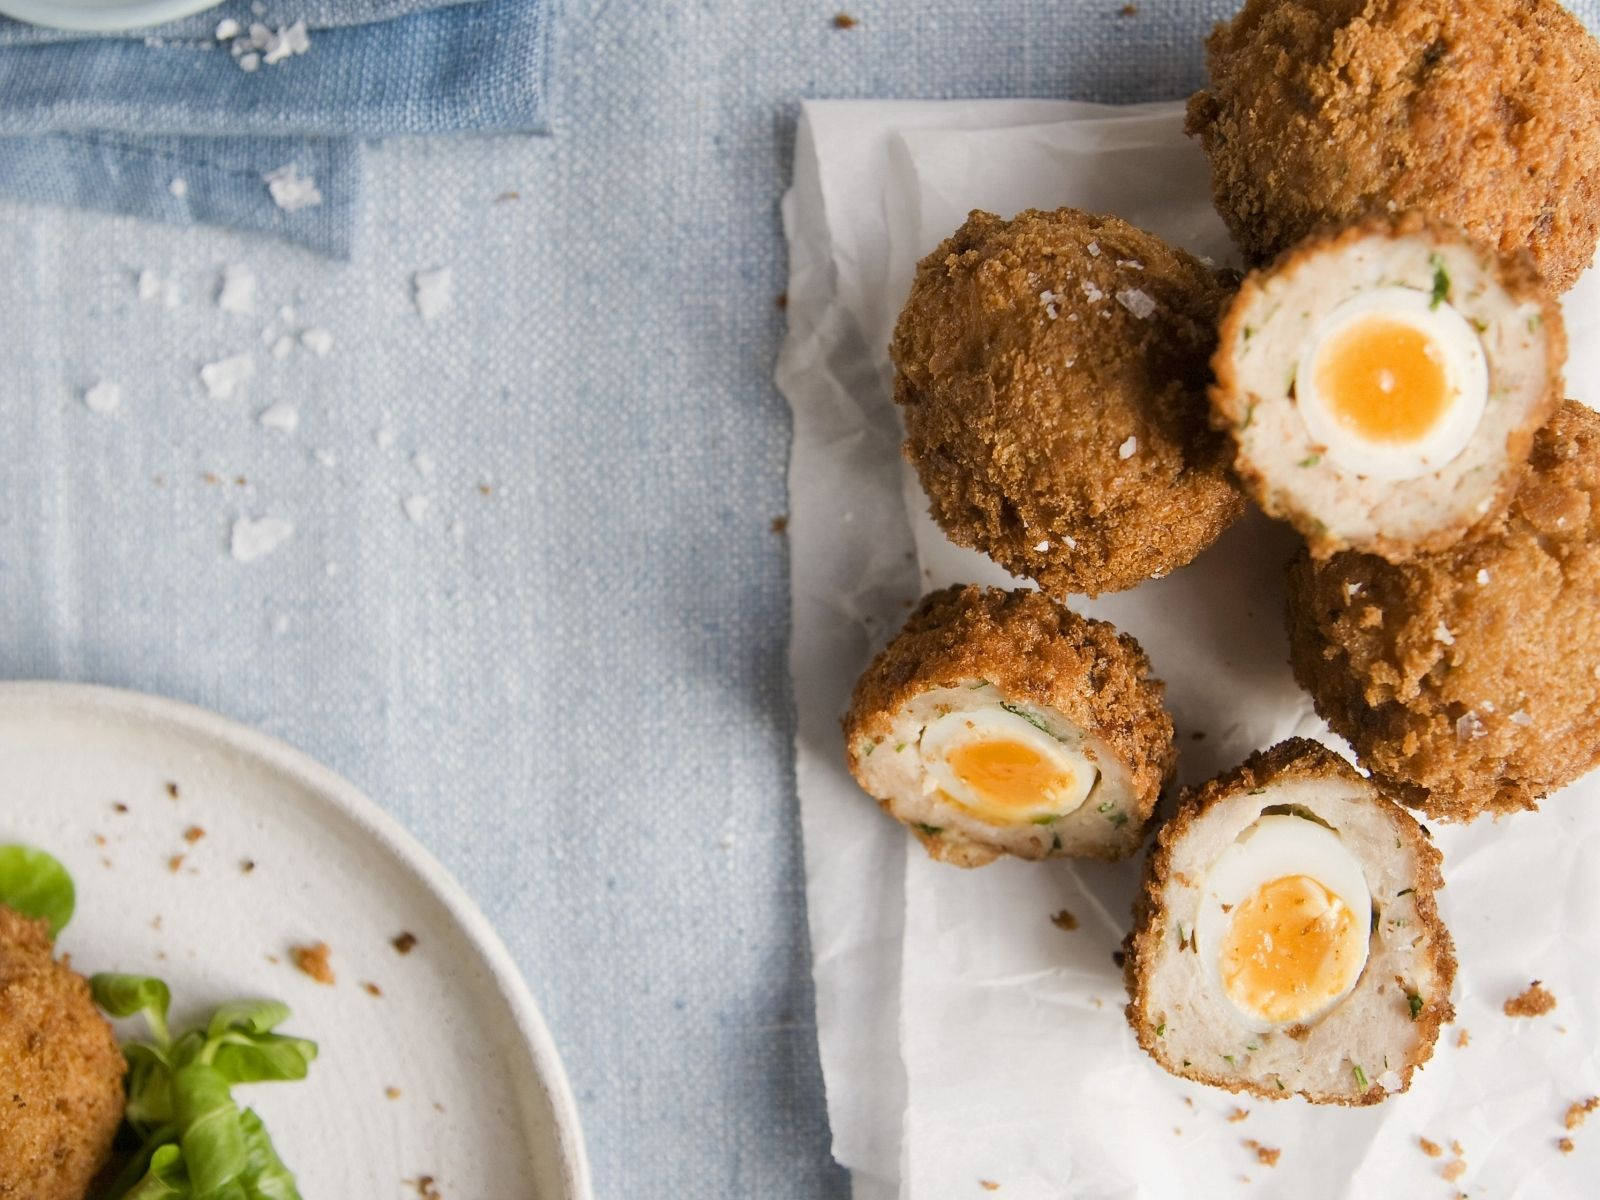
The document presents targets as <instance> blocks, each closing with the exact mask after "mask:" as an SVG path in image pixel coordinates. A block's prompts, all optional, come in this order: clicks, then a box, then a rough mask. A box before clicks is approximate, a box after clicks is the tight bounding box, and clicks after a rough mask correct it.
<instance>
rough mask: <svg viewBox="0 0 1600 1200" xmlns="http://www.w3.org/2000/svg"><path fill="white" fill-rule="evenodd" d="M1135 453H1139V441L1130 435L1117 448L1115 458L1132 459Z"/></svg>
mask: <svg viewBox="0 0 1600 1200" xmlns="http://www.w3.org/2000/svg"><path fill="white" fill-rule="evenodd" d="M1137 453H1139V439H1138V438H1137V437H1135V436H1134V435H1133V434H1131V433H1130V434H1129V435H1128V440H1127V441H1125V442H1123V443H1122V445H1120V446H1118V447H1117V457H1118V458H1132V457H1133V456H1134V455H1135V454H1137Z"/></svg>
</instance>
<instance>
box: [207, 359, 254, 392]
mask: <svg viewBox="0 0 1600 1200" xmlns="http://www.w3.org/2000/svg"><path fill="white" fill-rule="evenodd" d="M255 373H256V362H255V359H253V358H251V357H250V356H249V355H248V354H235V355H233V356H231V357H229V358H222V359H218V360H217V361H216V362H213V363H207V364H206V365H205V366H203V367H201V368H200V382H201V383H203V384H205V388H206V394H207V395H209V396H210V397H211V398H212V399H213V400H231V399H233V397H234V393H236V392H237V391H239V389H240V388H242V387H243V386H244V385H245V383H246V382H247V381H248V380H249V379H250V378H251V377H252V376H253V375H254V374H255Z"/></svg>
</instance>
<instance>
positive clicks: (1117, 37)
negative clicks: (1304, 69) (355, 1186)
mask: <svg viewBox="0 0 1600 1200" xmlns="http://www.w3.org/2000/svg"><path fill="white" fill-rule="evenodd" d="M495 2H496V3H499V2H502V0H495ZM841 7H843V8H844V9H845V10H846V11H847V12H848V13H849V14H850V15H852V16H854V17H856V18H858V19H859V22H860V23H859V24H858V25H857V26H855V27H854V28H851V29H839V28H836V27H835V24H834V20H833V18H834V16H835V13H836V12H837V11H839V9H840V8H841ZM1232 7H1233V4H1232V2H1231V0H1204V2H1193V0H1181V2H1180V0H1141V3H1140V4H1139V5H1138V9H1137V12H1135V13H1133V14H1131V15H1123V13H1122V9H1123V5H1122V4H1121V3H1120V0H1078V2H1075V3H1062V2H1060V0H993V2H991V3H986V4H981V5H974V4H971V3H968V2H967V0H870V2H863V3H860V4H856V3H854V2H853V0H843V3H841V0H828V2H827V3H820V2H818V3H811V2H809V0H807V2H802V3H784V4H778V3H767V4H763V3H758V2H756V0H705V2H703V3H696V4H693V5H683V4H661V5H637V4H627V3H617V2H613V3H604V2H603V0H593V2H590V3H581V2H579V0H569V3H568V4H567V5H566V7H565V10H564V11H563V12H562V13H561V16H560V20H559V22H558V23H557V26H556V38H557V43H556V47H555V52H554V54H553V57H552V63H553V68H552V71H551V73H550V85H551V89H552V91H551V102H550V111H551V113H552V116H553V121H552V124H553V132H554V134H555V136H554V137H551V138H534V139H525V138H509V137H494V138H474V139H460V140H453V141H433V140H424V141H394V142H388V143H384V144H383V145H381V146H379V147H377V148H376V149H374V150H373V151H372V153H371V154H370V155H369V157H368V162H367V164H366V167H367V169H366V180H365V183H364V185H363V186H364V194H365V200H364V202H363V204H362V206H361V207H360V208H359V210H357V211H355V212H353V213H352V220H353V222H354V223H355V224H356V226H357V227H358V231H359V236H358V237H357V239H356V253H355V256H354V259H353V261H351V262H350V263H348V264H342V263H338V262H334V261H330V260H328V259H326V258H323V257H319V256H317V255H313V254H310V253H307V252H306V251H305V250H304V249H299V248H296V247H294V246H290V245H286V244H284V243H282V242H279V241H275V240H271V239H262V238H258V237H252V236H250V235H247V234H242V233H237V232H226V231H220V230H212V229H195V230H184V229H175V228H172V227H170V226H163V225H159V224H153V223H145V222H140V221H137V220H134V219H131V218H128V217H114V216H107V215H102V214H96V213H85V212H81V211H69V210H63V209H58V208H49V207H32V206H28V205H24V204H18V203H3V204H0V261H4V262H5V263H7V264H8V267H9V272H8V275H9V280H10V282H9V286H8V287H7V288H6V289H5V290H4V293H3V297H0V323H3V325H4V327H5V329H6V331H7V335H8V336H7V338H6V340H5V343H4V346H3V347H0V432H3V437H4V444H5V446H6V448H7V456H6V467H5V470H4V472H3V473H0V627H3V628H4V630H5V633H4V636H3V637H0V673H3V674H4V675H5V676H9V677H44V678H62V679H74V680H89V681H95V682H100V683H107V684H114V685H120V686H125V687H131V688H137V689H141V690H145V691H154V692H160V693H165V694H167V695H171V696H175V697H178V698H180V699H183V700H187V701H190V702H193V703H196V704H201V705H204V706H206V707H208V708H212V709H215V710H217V711H220V712H222V713H224V714H226V715H229V716H231V717H234V718H237V719H239V720H242V721H245V722H248V723H251V724H254V725H257V726H260V727H262V728H264V729H266V730H267V731H269V732H271V733H273V734H276V735H278V736H281V737H283V738H286V739H287V740H289V741H290V742H292V743H294V744H296V745H298V746H300V747H301V748H303V749H304V750H306V751H308V752H310V753H311V754H313V755H315V756H316V757H318V758H320V759H322V760H323V761H325V762H326V763H328V764H329V765H330V766H332V767H333V768H335V769H336V770H338V771H340V772H342V773H343V774H345V775H347V776H348V777H350V778H351V779H352V780H354V781H355V782H356V783H357V784H358V785H359V786H360V787H362V788H363V789H364V790H365V791H367V792H368V793H369V794H370V795H372V796H373V797H375V798H376V799H377V800H378V801H379V802H380V803H382V804H383V805H385V806H386V807H387V808H388V809H389V810H390V811H391V812H393V813H394V814H396V815H397V816H398V817H399V818H400V819H401V820H403V821H404V822H405V823H406V824H407V825H408V826H409V827H410V828H411V829H412V830H413V831H414V832H415V833H417V834H418V835H419V836H420V837H421V838H422V840H423V841H424V842H426V843H427V844H428V845H429V846H430V847H431V848H432V849H433V850H434V851H435V852H436V853H437V854H438V855H439V857H440V858H441V859H442V860H443V861H444V862H445V864H446V865H447V866H448V867H449V868H450V869H451V870H452V871H453V872H454V873H455V874H456V875H457V876H458V878H460V879H461V880H462V882H463V883H464V884H465V886H466V888H467V890H468V891H469V892H471V893H472V894H473V896H474V897H475V898H476V899H477V900H478V902H479V903H480V904H481V905H482V906H483V908H484V910H485V911H486V912H487V914H488V916H489V918H490V919H491V920H492V921H493V922H494V923H495V925H496V926H497V927H498V928H499V930H500V931H501V933H502V934H503V935H504V937H505V939H506V941H507V943H508V944H509V946H510V948H511V950H512V953H513V954H514V955H515V957H516V959H517V961H518V962H519V963H520V965H521V967H522V968H523V970H524V971H525V972H526V974H527V976H528V978H529V980H530V981H531V983H532V986H533V989H534V991H535V993H536V994H537V996H538V997H539V1000H540V1002H541V1004H542V1006H543V1008H544V1011H545V1014H546V1016H547V1018H548V1020H549V1023H550V1025H551V1028H552V1030H553V1032H554V1034H555V1037H556V1039H557V1041H558V1042H559V1044H560V1046H561V1048H562V1050H563V1053H564V1055H565V1059H566V1062H567V1066H568V1069H569V1071H570V1073H571V1076H572V1080H573V1084H574V1088H575V1091H576V1093H577V1095H578V1098H579V1103H580V1106H581V1108H582V1111H583V1115H584V1119H585V1123H586V1129H587V1135H588V1142H589V1147H590V1153H591V1156H592V1158H593V1160H594V1168H595V1178H596V1194H597V1195H598V1196H600V1197H606V1198H611V1197H627V1198H628V1200H644V1198H654V1197H660V1198H662V1200H744V1198H759V1200H789V1198H791V1197H795V1198H798V1197H816V1196H844V1195H846V1194H847V1191H848V1184H847V1181H846V1180H845V1178H844V1177H843V1174H842V1172H840V1171H839V1170H838V1169H837V1168H835V1167H833V1166H832V1165H831V1163H830V1162H829V1159H828V1130H827V1125H826V1118H825V1114H824V1109H823V1097H822V1091H821V1081H820V1078H819V1075H818V1070H817V1063H816V1046H815V1035H814V1024H813V1014H812V1004H811V986H810V979H809V964H808V961H807V952H806V938H805V914H804V910H803V890H802V888H803V881H802V878H801V868H800V848H799V845H798V841H797V838H798V834H797V828H796V825H797V822H796V812H795V799H794V793H793V780H792V766H791V754H790V738H791V736H792V731H793V716H792V713H791V709H790V698H789V686H788V680H787V677H786V670H785V665H784V661H785V659H784V656H785V638H786V632H787V630H786V625H787V615H788V595H787V576H786V565H785V551H784V541H783V538H782V537H781V536H779V535H776V534H774V533H773V532H772V530H771V522H772V519H773V518H774V517H776V516H778V515H779V514H781V513H782V512H783V510H784V504H785V486H784V468H785V463H786V455H787V438H788V426H787V421H788V418H787V413H786V409H785V406H784V404H783V402H782V400H781V399H780V398H779V396H778V395H777V393H776V392H775V390H774V388H773V385H772V383H771V374H772V366H773V361H774V358H775V355H776V351H777V346H778V341H779V339H780V337H781V334H782V328H783V314H782V312H781V311H780V309H779V307H778V305H777V303H776V300H777V297H778V295H779V294H780V293H781V291H782V290H783V288H784V248H783V244H782V238H781V233H780V229H779V222H778V211H777V205H778V200H779V197H780V195H781V193H782V191H783V188H784V187H785V185H786V182H787V179H786V176H787V170H788V166H787V164H788V163H789V160H790V157H791V149H792V146H791V139H792V134H793V117H794V111H795V107H794V101H795V100H796V99H797V98H798V97H802V96H896V97H928V98H933V97H961V96H1068V97H1078V98H1083V99H1094V100H1111V101H1131V100H1148V99H1161V98H1170V97H1175V96H1179V95H1182V94H1183V93H1184V92H1186V91H1187V90H1188V89H1190V88H1192V87H1193V86H1194V85H1195V84H1196V83H1197V82H1198V81H1199V79H1200V72H1201V63H1202V55H1201V48H1200V37H1201V35H1202V34H1203V33H1204V31H1205V30H1206V29H1207V28H1208V27H1209V26H1210V24H1211V23H1212V22H1213V21H1214V20H1216V19H1218V18H1220V17H1222V16H1224V15H1226V14H1227V12H1228V11H1229V10H1231V8H1232ZM306 11H309V8H307V9H306ZM1581 11H1582V12H1583V13H1584V15H1585V16H1586V17H1588V18H1590V19H1591V20H1593V18H1595V17H1596V16H1597V15H1600V5H1597V4H1596V3H1595V2H1594V0H1588V2H1586V3H1585V4H1584V5H1583V6H1582V8H1581ZM285 15H286V16H291V17H292V15H293V13H292V12H286V13H285ZM331 36H332V35H328V34H325V35H323V37H331ZM317 50H318V43H317V42H314V43H313V46H312V50H311V52H310V54H308V55H306V56H304V57H303V58H301V59H298V60H295V61H293V62H291V63H289V64H286V65H285V66H283V67H282V68H280V70H281V71H282V73H283V78H284V84H283V86H284V87H285V89H287V90H292V88H291V82H292V75H291V74H290V72H291V71H293V70H298V69H299V68H300V67H302V66H310V65H311V63H312V60H313V59H314V57H315V55H316V53H317ZM108 53H114V51H108ZM0 119H3V116H0ZM334 186H342V185H334ZM512 194H515V195H514V198H513V195H512ZM227 264H241V265H245V266H248V267H250V268H251V269H252V270H253V271H254V272H255V274H256V276H257V278H258V280H259V293H260V299H259V302H258V305H257V310H258V315H257V316H256V317H255V318H253V319H246V318H243V317H239V316H235V315H233V314H229V313H225V312H222V311H220V310H219V309H218V308H217V307H216V305H215V304H214V303H213V299H212V297H213V294H214V290H215V287H216V284H217V278H218V275H219V273H220V271H221V268H222V267H223V266H224V265H227ZM441 266H448V267H450V268H451V271H452V275H453V280H454V303H453V306H452V307H451V308H449V309H448V310H447V311H446V312H444V313H443V314H442V315H440V316H438V317H437V318H435V319H434V320H432V321H429V322H423V321H421V320H420V318H419V317H418V316H417V314H416V313H415V311H414V310H413V307H412V296H411V287H412V282H411V277H412V274H413V272H415V271H418V270H426V269H432V268H436V267H441ZM141 271H145V272H150V273H151V274H152V276H153V277H156V278H159V279H161V280H166V281H172V282H175V283H176V285H177V288H178V294H179V297H180V300H181V302H180V303H179V304H178V306H177V307H176V308H173V309H167V308H165V307H164V306H162V305H161V304H159V303H155V304H151V303H141V302H140V301H139V299H138V289H137V284H136V276H137V274H138V273H139V272H141ZM280 306H289V307H292V308H293V310H294V311H293V313H291V314H289V315H288V316H285V315H283V314H280V313H279V312H278V311H277V310H278V308H279V307H280ZM264 326H273V327H274V328H276V327H277V326H283V327H285V328H290V329H293V328H297V327H303V326H319V327H324V328H326V329H327V330H329V331H330V332H331V333H332V335H333V338H334V343H335V344H334V348H333V350H332V352H331V353H330V354H329V355H328V356H327V357H326V358H319V357H317V356H316V355H314V354H310V353H306V352H302V351H301V350H298V349H297V350H295V351H294V352H293V353H291V354H289V355H288V356H287V357H284V358H283V359H281V360H278V359H274V358H273V357H272V356H271V354H270V353H269V352H267V350H266V349H265V347H264V345H263V344H262V343H261V341H260V336H259V335H260V331H261V329H262V328H263V327H264ZM252 348H254V350H253V353H254V354H255V356H256V359H257V366H258V373H257V377H256V378H255V379H254V380H253V381H252V382H251V384H250V386H249V390H248V391H247V392H246V393H245V394H244V395H243V396H242V397H238V398H235V399H233V400H230V401H219V400H211V399H208V398H207V397H206V395H205V392H204V390H203V388H202V387H201V385H200V383H199V382H198V380H197V378H196V371H197V369H198V367H199V366H200V365H201V364H202V363H205V362H209V361H213V360H215V359H217V358H219V357H221V356H223V355H229V354H234V353H239V352H242V351H250V350H252ZM100 380H108V381H114V382H117V383H119V384H120V386H121V390H122V397H123V398H122V403H121V406H120V407H119V408H118V409H117V410H116V411H115V412H112V413H110V414H99V413H94V412H91V411H89V409H88V408H87V407H86V405H85V404H84V402H83V398H82V396H83V390H84V389H85V388H86V387H87V386H89V385H90V384H92V383H95V382H97V381H100ZM280 402H282V403H289V404H293V405H294V406H296V407H297V409H298V412H299V415H300V423H299V428H298V430H297V431H296V432H295V433H293V434H284V433H282V432H279V431H275V430H271V429H265V428H263V427H261V425H259V424H258V422H257V420H256V419H255V418H256V415H257V414H258V412H259V411H260V410H261V409H263V408H265V407H267V406H268V405H270V404H274V403H280ZM318 450H321V451H324V457H323V458H322V459H321V460H320V461H319V458H318V456H317V455H316V453H315V452H316V451H318ZM419 452H420V453H421V455H423V457H422V458H421V459H418V458H417V457H415V456H416V455H417V454H418V453H419ZM329 455H331V457H332V459H333V465H331V466H329V465H324V464H325V463H326V462H327V456H329ZM419 464H427V465H428V466H431V467H432V472H431V474H430V473H427V472H425V471H424V470H422V469H419ZM208 475H210V476H211V477H212V478H215V479H221V480H232V479H233V478H234V476H236V475H239V476H243V477H245V478H246V480H247V484H246V486H242V487H241V486H237V485H235V484H233V483H231V482H230V483H226V484H221V483H212V482H208V479H207V476H208ZM480 483H482V484H487V485H489V492H488V494H484V493H483V492H481V491H480V489H479V486H478V485H479V484H480ZM416 495H427V496H428V497H429V498H430V500H431V505H430V507H429V510H428V513H427V514H426V515H425V516H424V519H423V520H422V521H421V523H414V522H413V521H412V520H410V519H409V518H408V517H407V515H406V513H405V511H404V510H403V508H402V504H403V502H404V501H405V500H406V499H408V498H409V497H412V496H416ZM240 514H248V515H253V516H254V515H261V514H275V515H281V516H285V517H287V518H289V519H291V520H292V521H293V522H294V524H295V533H294V536H293V537H292V538H291V539H290V540H289V542H288V543H286V544H285V545H284V546H283V547H281V548H280V549H279V550H277V551H275V552H274V553H273V554H271V555H269V556H267V557H265V558H263V559H261V560H259V561H256V562H253V563H248V564H246V563H239V562H236V561H234V560H233V559H231V558H230V557H229V555H228V553H227V543H228V532H229V528H230V526H231V523H232V521H233V520H234V518H235V517H236V516H238V515H240ZM457 522H459V525H457V524H456V523H457ZM951 1186H952V1192H951V1194H952V1195H967V1194H969V1191H970V1187H969V1184H968V1181H952V1185H951ZM446 1194H447V1195H448V1194H450V1193H448V1191H447V1192H446ZM973 1194H977V1193H973ZM453 1200H463V1198H460V1197H453Z"/></svg>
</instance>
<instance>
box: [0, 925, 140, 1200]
mask: <svg viewBox="0 0 1600 1200" xmlns="http://www.w3.org/2000/svg"><path fill="white" fill-rule="evenodd" d="M125 1069H126V1067H125V1064H124V1061H123V1057H122V1051H121V1050H120V1049H118V1047H117V1040H116V1038H115V1036H114V1035H113V1034H112V1032H111V1027H110V1026H109V1025H107V1024H106V1021H105V1018H103V1017H102V1016H101V1015H100V1013H99V1010H97V1009H96V1008H95V1006H94V1001H93V1000H91V999H90V997H89V985H88V983H87V982H86V981H85V980H84V978H83V976H81V975H79V974H78V973H77V972H76V971H73V970H72V969H71V968H70V967H69V966H68V965H67V963H66V962H65V961H62V962H59V963H58V962H56V961H54V959H53V958H52V957H51V944H50V937H49V933H48V932H47V930H46V927H45V924H44V922H43V921H34V920H30V919H28V918H27V917H23V916H21V915H19V914H18V913H15V912H13V911H12V910H11V909H9V908H6V907H4V906H0V1197H7V1198H12V1197H14V1198H15V1200H84V1197H85V1196H86V1195H87V1194H88V1189H89V1184H90V1181H91V1180H92V1179H93V1178H94V1176H95V1173H96V1172H97V1171H99V1169H100V1167H101V1166H102V1165H103V1164H104V1163H105V1161H106V1159H107V1157H108V1156H109V1154H110V1151H111V1139H112V1137H113V1136H114V1135H115V1134H116V1131H117V1126H118V1125H119V1124H121V1122H122V1106H123V1093H122V1076H123V1073H124V1071H125Z"/></svg>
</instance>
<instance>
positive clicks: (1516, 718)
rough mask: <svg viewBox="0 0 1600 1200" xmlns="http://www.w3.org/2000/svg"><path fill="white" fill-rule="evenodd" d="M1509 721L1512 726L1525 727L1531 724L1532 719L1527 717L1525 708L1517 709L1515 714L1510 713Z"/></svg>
mask: <svg viewBox="0 0 1600 1200" xmlns="http://www.w3.org/2000/svg"><path fill="white" fill-rule="evenodd" d="M1510 721H1511V723H1512V724H1513V725H1524V726H1526V725H1532V724H1533V718H1532V717H1530V716H1529V715H1528V710H1527V709H1525V708H1519V709H1517V711H1516V712H1514V713H1512V714H1511V717H1510Z"/></svg>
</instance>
